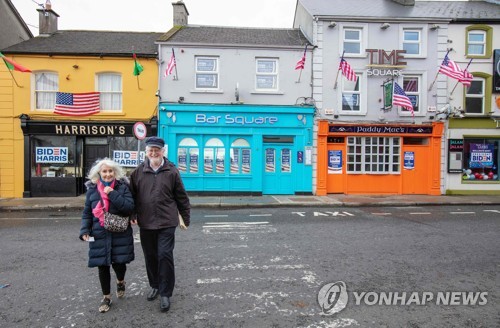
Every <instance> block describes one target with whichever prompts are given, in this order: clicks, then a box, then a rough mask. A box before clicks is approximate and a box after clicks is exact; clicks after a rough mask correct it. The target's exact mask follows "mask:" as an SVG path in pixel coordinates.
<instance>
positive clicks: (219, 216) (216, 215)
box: [204, 214, 229, 218]
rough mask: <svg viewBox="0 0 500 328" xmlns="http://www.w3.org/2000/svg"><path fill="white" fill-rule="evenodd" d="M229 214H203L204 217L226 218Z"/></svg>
mask: <svg viewBox="0 0 500 328" xmlns="http://www.w3.org/2000/svg"><path fill="white" fill-rule="evenodd" d="M228 216H229V215H226V214H220V215H219V214H214V215H204V217H206V218H227V217H228Z"/></svg>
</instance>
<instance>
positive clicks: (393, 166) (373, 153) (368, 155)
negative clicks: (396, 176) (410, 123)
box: [347, 137, 401, 174]
mask: <svg viewBox="0 0 500 328" xmlns="http://www.w3.org/2000/svg"><path fill="white" fill-rule="evenodd" d="M400 148H401V147H400V139H399V138H398V137H348V138H347V172H348V173H372V174H377V173H378V174H380V173H399V172H400Z"/></svg>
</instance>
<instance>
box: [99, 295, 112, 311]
mask: <svg viewBox="0 0 500 328" xmlns="http://www.w3.org/2000/svg"><path fill="white" fill-rule="evenodd" d="M110 307H111V298H107V297H104V298H103V299H102V302H101V305H99V312H101V313H104V312H108V311H109V309H110Z"/></svg>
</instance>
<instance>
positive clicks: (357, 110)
mask: <svg viewBox="0 0 500 328" xmlns="http://www.w3.org/2000/svg"><path fill="white" fill-rule="evenodd" d="M340 74H341V77H340V79H341V83H340V85H341V90H342V95H341V104H340V108H341V112H342V113H343V114H357V115H359V114H365V113H366V90H364V82H363V81H364V80H363V76H364V74H363V73H361V72H356V76H357V77H358V78H357V80H356V81H350V80H348V79H347V78H346V77H345V76H344V75H342V73H340Z"/></svg>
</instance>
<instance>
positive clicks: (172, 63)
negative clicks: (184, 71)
mask: <svg viewBox="0 0 500 328" xmlns="http://www.w3.org/2000/svg"><path fill="white" fill-rule="evenodd" d="M175 65H176V62H175V53H174V49H173V48H172V55H171V56H170V60H169V61H168V63H167V69H166V70H165V77H167V76H169V75H170V74H172V72H173V71H174V68H175Z"/></svg>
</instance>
